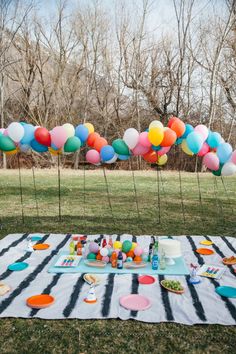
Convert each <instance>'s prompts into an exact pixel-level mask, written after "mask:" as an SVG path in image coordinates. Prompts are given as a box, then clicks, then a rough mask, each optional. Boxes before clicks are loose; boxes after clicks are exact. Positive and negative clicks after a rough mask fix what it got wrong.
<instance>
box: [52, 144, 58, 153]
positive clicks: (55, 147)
mask: <svg viewBox="0 0 236 354" xmlns="http://www.w3.org/2000/svg"><path fill="white" fill-rule="evenodd" d="M51 148H52V149H53V150H55V151H56V150H59V149H58V147H57V146H56V145H54V144H51Z"/></svg>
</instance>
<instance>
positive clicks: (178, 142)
mask: <svg viewBox="0 0 236 354" xmlns="http://www.w3.org/2000/svg"><path fill="white" fill-rule="evenodd" d="M183 140H184V138H182V137H181V138H178V139H177V140H176V142H175V145H180V144H181V143H182V141H183Z"/></svg>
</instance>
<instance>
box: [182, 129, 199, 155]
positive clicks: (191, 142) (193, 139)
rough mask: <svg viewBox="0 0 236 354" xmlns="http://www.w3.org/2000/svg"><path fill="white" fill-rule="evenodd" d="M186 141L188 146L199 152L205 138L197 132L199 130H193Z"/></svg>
mask: <svg viewBox="0 0 236 354" xmlns="http://www.w3.org/2000/svg"><path fill="white" fill-rule="evenodd" d="M186 143H187V145H188V148H189V149H190V150H191V151H192V152H193V153H194V154H197V153H198V152H199V151H200V150H201V148H202V145H203V138H202V136H201V135H200V134H199V133H197V132H192V133H190V134H189V135H188V136H187V138H186Z"/></svg>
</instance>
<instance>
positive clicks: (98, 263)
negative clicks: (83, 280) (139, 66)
mask: <svg viewBox="0 0 236 354" xmlns="http://www.w3.org/2000/svg"><path fill="white" fill-rule="evenodd" d="M84 264H85V265H86V266H88V267H97V268H104V267H106V265H107V263H106V262H103V261H96V260H92V259H86V260H85V261H84Z"/></svg>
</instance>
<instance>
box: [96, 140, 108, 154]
mask: <svg viewBox="0 0 236 354" xmlns="http://www.w3.org/2000/svg"><path fill="white" fill-rule="evenodd" d="M105 145H108V142H107V140H106V139H105V138H97V139H96V140H95V142H94V144H93V147H94V149H95V150H97V151H98V152H100V151H101V148H102V147H103V146H105Z"/></svg>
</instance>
